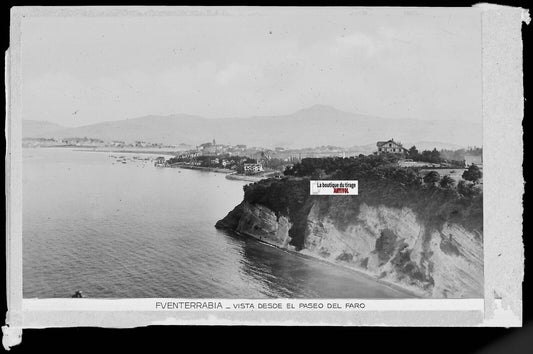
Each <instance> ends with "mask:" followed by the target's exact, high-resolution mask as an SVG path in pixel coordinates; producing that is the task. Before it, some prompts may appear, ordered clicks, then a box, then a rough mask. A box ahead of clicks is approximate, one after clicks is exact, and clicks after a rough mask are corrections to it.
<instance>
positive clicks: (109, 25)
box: [6, 7, 523, 323]
mask: <svg viewBox="0 0 533 354" xmlns="http://www.w3.org/2000/svg"><path fill="white" fill-rule="evenodd" d="M78 10H79V13H78V12H76V11H78ZM20 11H21V12H20V13H18V16H17V17H16V21H17V22H16V24H17V27H16V28H17V30H19V31H20V32H14V33H15V35H14V34H12V40H13V38H15V39H16V40H17V43H18V46H17V47H16V51H13V52H12V53H10V57H9V59H10V60H11V63H12V64H11V65H12V66H13V68H14V69H11V70H12V71H11V72H12V73H13V74H12V79H11V85H14V84H13V83H14V82H15V83H16V86H13V87H14V89H13V90H12V91H11V93H10V94H11V95H12V96H14V97H16V99H17V100H16V104H13V105H12V106H10V107H11V108H13V110H12V114H11V116H10V119H11V125H12V128H10V129H11V130H9V131H8V130H6V131H8V134H7V136H8V137H13V138H11V141H10V144H11V145H10V146H15V148H12V149H14V150H13V151H14V153H17V154H20V159H19V160H13V161H15V162H13V165H9V166H13V167H11V168H12V171H13V172H12V173H13V175H15V174H16V175H17V176H20V185H17V186H18V187H16V188H19V189H15V187H13V189H12V190H13V191H14V192H13V193H12V194H11V195H10V198H11V199H10V200H11V204H10V208H11V210H19V211H20V214H16V215H19V218H20V220H19V221H20V225H18V224H17V223H16V221H17V219H16V218H17V217H16V216H14V217H13V218H12V219H11V220H12V221H11V225H15V226H13V227H12V228H11V229H10V230H12V231H11V232H13V234H17V233H18V232H19V233H20V236H19V237H20V238H21V240H22V243H21V245H20V247H19V246H17V245H18V244H17V243H14V245H15V246H10V244H8V248H9V247H11V249H12V250H14V252H20V253H19V254H20V255H21V256H22V257H21V258H22V259H21V260H17V261H16V262H18V263H16V262H15V263H13V264H14V265H15V266H20V267H21V273H22V274H21V277H20V278H18V277H13V276H12V277H11V278H12V279H14V280H12V284H18V283H17V282H20V285H21V292H22V306H23V310H24V306H28V307H27V308H28V309H29V308H31V309H33V308H34V307H32V306H37V305H36V304H38V303H39V301H41V300H43V299H44V300H47V301H48V300H50V301H52V302H49V304H56V305H57V304H60V303H61V302H58V301H61V300H62V299H65V301H66V300H68V302H65V304H69V305H68V306H67V305H65V307H64V309H66V310H69V309H70V307H69V306H74V307H75V306H78V305H79V304H81V305H80V306H89V305H87V304H90V303H91V302H90V301H91V300H98V299H106V300H121V299H122V300H128V299H129V300H131V301H133V300H139V299H145V300H146V301H148V300H149V299H166V300H161V301H159V300H158V301H157V302H154V304H153V309H152V310H154V311H155V310H167V309H173V310H176V309H177V310H205V309H207V310H218V309H219V308H223V310H243V311H247V310H255V311H257V310H261V309H268V310H276V309H277V308H276V307H275V306H277V305H276V303H275V302H273V300H280V301H281V300H286V301H289V300H301V301H300V302H299V303H290V302H288V303H287V307H284V309H285V310H287V309H293V310H295V311H298V310H302V311H304V310H305V311H312V310H314V309H319V310H343V311H359V310H361V311H364V309H365V306H374V305H372V304H374V303H372V302H371V301H373V300H406V301H410V302H409V303H410V304H413V306H415V307H413V308H416V303H417V302H416V301H418V300H457V301H456V302H450V304H456V305H453V306H458V307H457V308H458V309H460V308H461V306H462V305H461V304H474V303H475V304H476V305H475V306H477V307H476V309H478V310H479V311H481V312H480V313H481V315H480V316H481V317H480V321H482V320H483V315H482V311H483V301H484V299H485V297H486V296H490V297H495V298H497V299H498V298H501V297H502V296H504V295H505V293H504V292H501V291H499V290H498V291H496V290H492V289H493V288H491V290H490V293H489V294H487V293H486V289H487V288H486V286H487V285H486V281H487V280H488V278H487V277H486V276H487V274H486V270H487V269H488V268H487V263H486V262H487V261H486V259H487V258H486V252H487V251H490V252H492V251H491V250H492V249H493V248H492V246H491V247H488V246H487V244H486V241H485V238H486V237H485V238H484V226H485V229H486V226H487V225H489V226H490V225H491V224H490V223H489V224H488V223H487V220H486V216H487V215H486V213H487V205H486V203H485V205H484V192H485V193H489V192H490V189H491V188H496V187H495V186H494V185H490V181H492V182H494V178H493V179H492V180H491V179H490V178H489V175H488V174H487V175H486V173H488V172H490V166H494V163H493V162H491V161H493V160H491V158H493V157H492V156H496V154H499V151H496V150H498V149H500V148H497V149H496V148H494V146H495V145H488V146H487V145H486V144H487V143H486V141H487V140H486V136H484V135H485V134H486V133H487V132H489V135H488V137H489V138H490V139H492V140H491V141H494V140H498V139H497V138H495V135H494V134H493V133H492V131H493V130H489V125H488V124H489V123H488V120H485V118H486V116H488V113H487V112H489V109H491V107H489V106H487V99H484V98H485V97H486V95H487V93H486V92H484V88H485V87H487V80H488V79H487V74H486V71H484V70H485V68H486V65H484V63H485V64H486V59H484V58H485V56H486V55H487V53H489V51H490V48H489V49H486V48H485V47H484V46H483V43H485V42H486V41H487V40H486V39H485V42H484V40H483V36H485V35H486V33H485V32H486V31H484V28H485V27H484V26H488V24H490V21H488V20H486V19H485V18H483V21H485V22H483V21H482V17H483V11H481V10H480V8H477V7H471V8H448V9H429V8H425V9H423V8H420V9H417V8H403V9H402V8H396V9H381V10H379V9H371V8H355V7H353V8H350V7H345V8H341V7H339V8H328V7H323V8H313V7H309V8H297V7H293V8H285V9H283V8H268V7H255V8H254V7H250V8H246V7H245V8H231V7H217V8H196V7H187V8H179V9H177V10H175V11H178V13H177V14H176V12H172V11H174V10H172V9H167V8H142V7H141V8H131V9H128V8H123V9H117V8H110V9H105V8H94V9H88V10H86V9H73V8H65V9H61V8H60V9H56V10H54V11H55V12H53V13H52V12H50V13H49V12H48V9H37V10H36V12H35V15H33V16H32V15H31V14H32V12H31V11H29V12H25V11H26V10H20ZM84 11H86V12H84ZM128 11H130V12H128ZM119 13H120V15H118V14H119ZM124 13H125V14H124ZM21 14H22V15H21ZM24 14H28V15H27V16H24ZM500 18H503V17H500ZM508 53H512V51H511V49H509V51H508ZM513 53H514V52H513ZM508 92H509V94H511V93H513V92H511V91H508ZM490 117H493V116H490ZM15 119H16V123H14V120H15ZM494 120H496V119H494ZM490 124H492V123H490ZM509 126H510V125H509ZM14 127H16V128H14ZM508 137H509V139H511V135H508ZM506 138H507V136H506ZM500 143H501V144H502V147H501V150H500V151H505V148H508V149H516V146H517V145H513V143H512V142H509V143H506V142H504V141H503V140H501V139H500ZM518 146H519V147H521V145H518ZM487 149H488V150H487ZM13 156H15V155H13ZM498 156H500V155H498ZM508 156H509V158H508V159H507V162H508V163H514V161H515V160H514V159H513V156H514V155H508ZM484 158H485V160H486V162H487V163H488V165H485V167H486V169H489V170H488V172H487V171H485V170H484ZM498 158H499V157H498ZM516 158H517V159H518V158H521V156H516ZM491 163H492V165H491ZM505 166H506V165H505V163H504V164H501V165H500V167H501V168H505ZM513 166H514V165H513ZM494 170H495V168H494V167H492V171H494ZM520 177H521V176H520ZM509 180H510V181H513V180H512V177H510V179H509ZM514 181H516V180H514ZM15 182H16V181H15ZM15 182H12V184H11V185H15V184H14V183H15ZM484 182H486V183H489V185H488V187H489V190H487V188H485V187H486V183H484ZM502 183H505V182H502ZM513 183H514V182H513ZM11 185H10V186H11ZM514 186H516V187H517V188H520V186H519V185H518V184H516V183H514ZM17 191H19V192H17ZM513 193H514V192H513V191H512V190H511V189H509V191H508V196H509V197H510V198H511V197H513V198H514V197H515V196H516V194H513ZM19 197H20V199H18V198H19ZM491 200H492V201H494V200H495V199H494V198H492V199H491ZM507 202H508V201H507V200H504V199H500V203H502V204H501V205H502V206H503V205H504V204H505V203H507ZM513 205H515V204H513ZM515 206H516V205H515ZM519 207H520V205H519ZM506 210H507V211H508V212H509V213H511V212H513V213H515V212H516V209H513V208H511V207H510V208H508V209H504V211H503V212H502V214H501V215H500V216H501V217H502V218H503V219H506V220H508V222H511V219H510V218H508V217H507V216H506V215H507V214H505V212H506ZM491 215H493V214H491ZM514 216H516V217H520V216H519V215H514ZM491 220H495V219H494V218H492V217H491ZM501 226H502V227H504V224H501ZM508 230H509V232H511V231H512V230H511V229H510V228H509V229H508ZM513 230H514V229H513ZM485 231H487V230H485ZM513 235H514V234H513ZM500 236H502V237H503V236H504V235H500ZM516 236H517V237H518V239H513V238H512V237H511V236H508V237H509V238H508V240H509V244H511V242H515V241H517V240H519V239H520V237H521V235H516ZM13 237H15V236H13ZM506 237H507V236H506ZM491 240H493V241H492V242H495V241H494V238H492V239H491ZM500 253H501V252H500ZM504 256H506V257H508V256H509V254H508V253H506V254H505V255H504ZM520 256H523V255H520V254H518V255H517V256H516V257H515V259H516V260H519V259H520V258H519V257H520ZM491 259H495V258H494V257H493V258H491ZM495 261H497V260H496V259H495ZM510 266H511V265H510ZM501 269H502V271H503V269H504V268H501ZM506 271H507V270H506ZM516 275H517V276H519V275H520V273H516ZM491 286H492V285H491ZM187 299H189V300H190V302H187ZM258 300H261V301H263V300H264V301H266V302H258ZM356 300H357V301H356ZM459 300H461V301H463V300H464V301H465V302H464V303H463V302H460V301H459ZM474 300H475V301H474ZM224 301H229V302H224ZM246 301H249V302H246ZM269 301H270V302H269ZM365 301H369V302H368V303H367V305H365ZM473 301H474V302H473ZM476 301H477V302H476ZM129 303H132V302H129ZM145 303H146V302H145ZM258 303H259V307H257V306H258V305H257V304H258ZM25 304H26V305H25ZM84 304H85V305H84ZM107 304H111V302H107ZM117 304H118V303H117ZM226 304H228V305H226ZM229 304H231V305H229ZM261 304H270V305H268V306H269V307H263V308H262V307H261V306H266V305H261ZM280 304H283V306H285V305H284V304H285V303H280ZM291 304H292V305H291ZM382 304H383V306H385V305H386V302H383V303H382ZM395 304H399V302H395ZM420 304H422V302H421V303H420ZM424 304H427V305H423V306H425V307H420V308H419V310H420V311H425V310H426V309H427V310H432V305H430V304H429V303H424ZM434 304H437V302H434ZM30 305H31V306H30ZM58 306H59V305H58ZM109 306H112V305H109ZM254 306H255V307H254ZM270 306H272V307H270ZM279 306H282V305H279ZM291 306H296V307H291ZM322 306H324V307H322ZM375 306H377V305H375ZM380 306H381V305H380ZM391 306H392V305H391ZM394 306H396V305H394ZM450 306H452V305H450ZM464 306H465V307H464V309H465V311H466V310H467V309H468V306H470V305H464ZM74 307H72V309H73V308H74ZM437 307H438V306H437ZM437 307H436V308H437ZM77 309H78V310H80V311H82V309H81V308H77ZM280 309H281V307H280ZM372 309H375V308H372ZM390 309H392V307H391V308H390ZM86 310H87V309H86V308H85V307H83V311H86ZM470 310H472V311H473V310H475V309H473V308H470ZM465 323H466V322H465ZM509 323H515V322H509Z"/></svg>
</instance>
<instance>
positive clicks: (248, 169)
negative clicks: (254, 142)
mask: <svg viewBox="0 0 533 354" xmlns="http://www.w3.org/2000/svg"><path fill="white" fill-rule="evenodd" d="M259 172H263V165H261V164H260V163H245V164H244V173H247V174H251V173H259Z"/></svg>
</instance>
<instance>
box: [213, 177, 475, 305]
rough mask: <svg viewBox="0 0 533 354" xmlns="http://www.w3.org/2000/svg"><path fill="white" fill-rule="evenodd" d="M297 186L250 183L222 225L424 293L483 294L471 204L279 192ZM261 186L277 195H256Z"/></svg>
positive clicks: (436, 197)
mask: <svg viewBox="0 0 533 354" xmlns="http://www.w3.org/2000/svg"><path fill="white" fill-rule="evenodd" d="M291 183H292V185H291ZM294 183H295V182H273V184H266V190H265V189H264V188H265V184H264V183H263V184H262V185H261V184H260V183H259V184H256V185H255V186H250V187H249V189H248V193H246V194H245V200H244V201H243V202H242V203H241V204H239V205H238V206H237V207H236V208H235V209H234V210H232V211H231V212H230V213H229V214H228V215H227V216H226V217H225V218H224V219H222V220H220V221H219V222H218V223H217V224H216V227H217V228H223V229H229V230H233V231H236V232H239V233H241V234H245V235H249V236H252V237H255V238H257V239H260V240H262V241H264V242H268V243H270V244H273V245H276V246H278V247H282V248H287V249H292V250H296V251H298V252H301V253H303V254H306V255H310V256H314V257H317V258H320V259H323V260H326V261H329V262H333V263H336V264H339V265H343V266H346V267H349V268H352V269H356V270H359V271H362V272H365V273H367V274H370V275H372V276H374V277H375V278H376V279H381V280H383V281H386V282H390V283H393V284H396V285H399V286H402V287H403V288H405V289H409V290H411V291H412V292H414V293H416V294H418V295H420V296H424V297H433V298H473V297H482V296H483V240H482V238H483V236H482V214H480V212H479V210H477V211H476V209H475V208H474V209H473V207H472V203H471V202H470V203H465V202H464V201H461V200H460V199H458V200H452V202H450V200H449V198H450V197H449V195H450V193H448V192H445V193H441V192H440V191H425V192H423V193H422V194H420V195H418V196H416V197H414V198H412V200H411V201H409V200H407V199H404V200H400V201H399V202H394V203H392V202H391V200H390V199H386V198H381V199H376V198H369V196H371V195H372V194H371V193H369V191H368V190H367V193H364V189H363V193H362V195H360V196H309V197H306V196H305V194H302V193H296V194H293V195H290V193H289V195H288V196H287V198H288V199H287V200H280V199H279V198H281V197H282V195H281V194H279V193H283V196H285V195H286V194H287V190H283V189H282V188H289V190H291V191H294V188H295V185H294ZM296 183H297V184H298V182H296ZM305 183H308V182H307V181H303V183H299V184H298V185H299V186H300V187H302V186H305ZM287 184H288V185H287ZM273 185H274V186H273ZM258 188H259V189H261V193H262V194H265V193H266V195H269V194H270V195H276V194H277V196H278V197H279V198H278V199H274V198H273V199H272V200H270V201H269V200H268V199H265V197H261V199H259V200H257V198H256V197H254V195H253V193H255V192H257V190H258ZM280 188H281V189H280ZM303 190H304V192H305V188H303ZM381 190H383V189H381ZM252 192H253V193H252ZM360 194H361V192H360ZM426 194H427V195H426ZM307 195H308V194H307ZM374 197H375V195H374ZM298 198H300V200H298ZM424 198H426V199H424ZM443 198H445V201H443ZM446 198H448V199H446ZM413 200H414V201H418V202H417V203H413ZM425 200H427V202H424V201H425ZM420 203H422V205H425V207H420V206H421V204H420ZM478 203H479V201H478ZM443 205H444V207H443ZM436 208H440V209H442V208H445V209H446V213H443V212H442V210H437V209H436Z"/></svg>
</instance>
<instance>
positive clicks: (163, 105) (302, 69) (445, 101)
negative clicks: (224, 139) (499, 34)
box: [22, 9, 481, 126]
mask: <svg viewBox="0 0 533 354" xmlns="http://www.w3.org/2000/svg"><path fill="white" fill-rule="evenodd" d="M257 11H258V12H259V14H258V15H246V16H240V15H235V14H233V15H228V16H162V17H161V16H160V17H155V16H154V17H140V16H137V17H85V18H83V17H76V18H62V17H46V18H44V17H43V18H25V19H24V21H23V24H22V25H23V27H22V73H23V77H22V88H23V118H24V119H32V120H47V121H50V122H54V123H58V124H61V125H66V126H80V125H86V124H91V123H96V122H102V121H110V120H121V119H127V118H134V117H138V116H143V115H152V114H155V115H168V114H176V113H188V114H195V115H201V116H205V117H209V118H218V117H246V116H252V115H278V114H288V113H292V112H294V111H297V110H299V109H302V108H306V107H309V106H311V105H314V104H325V105H331V106H333V107H336V108H338V109H341V110H344V111H348V112H359V113H366V114H372V115H377V116H382V117H387V118H415V119H422V120H466V121H471V122H481V43H480V36H481V28H480V16H479V12H478V11H477V10H474V9H462V10H460V11H458V10H435V9H432V10H426V11H421V10H416V11H415V10H408V11H404V10H398V9H397V10H387V11H384V10H382V11H378V10H373V11H371V12H366V13H365V12H364V11H361V10H357V11H354V10H349V9H329V10H326V9H318V10H316V9H315V10H311V9H307V10H305V11H299V10H292V11H289V10H284V12H281V13H280V12H279V11H264V12H261V11H260V10H257Z"/></svg>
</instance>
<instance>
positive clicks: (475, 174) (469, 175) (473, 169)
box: [462, 164, 483, 184]
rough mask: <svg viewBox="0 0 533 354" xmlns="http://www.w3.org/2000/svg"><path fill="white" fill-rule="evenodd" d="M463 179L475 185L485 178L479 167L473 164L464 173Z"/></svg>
mask: <svg viewBox="0 0 533 354" xmlns="http://www.w3.org/2000/svg"><path fill="white" fill-rule="evenodd" d="M462 177H463V179H464V180H467V181H470V182H473V183H474V184H476V183H477V182H479V180H480V179H481V177H483V173H482V172H481V170H480V169H479V167H477V166H476V165H474V164H472V165H470V166H469V167H468V170H466V171H465V172H463V175H462Z"/></svg>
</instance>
